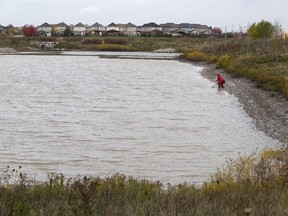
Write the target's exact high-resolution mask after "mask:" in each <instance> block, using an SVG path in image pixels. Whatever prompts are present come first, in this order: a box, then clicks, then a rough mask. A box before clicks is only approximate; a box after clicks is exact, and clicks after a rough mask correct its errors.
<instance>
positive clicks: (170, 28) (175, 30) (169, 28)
mask: <svg viewBox="0 0 288 216" xmlns="http://www.w3.org/2000/svg"><path fill="white" fill-rule="evenodd" d="M160 26H161V28H162V31H163V32H164V34H167V35H172V36H173V35H174V34H177V36H179V30H180V28H179V25H177V24H175V23H165V24H160ZM175 36H176V35H175Z"/></svg>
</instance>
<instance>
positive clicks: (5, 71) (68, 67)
mask: <svg viewBox="0 0 288 216" xmlns="http://www.w3.org/2000/svg"><path fill="white" fill-rule="evenodd" d="M145 55H147V54H145ZM200 70H201V68H199V67H195V66H193V65H191V64H188V63H184V62H179V61H176V60H146V59H110V58H109V59H105V58H99V57H97V56H0V81H1V82H0V101H1V104H0V133H1V137H0V155H1V166H2V167H4V166H6V165H10V166H11V167H16V166H18V165H22V166H23V170H24V171H26V172H27V173H28V174H30V176H36V178H40V179H41V178H45V177H46V175H47V173H49V172H57V173H60V172H61V173H64V174H65V175H66V176H69V177H75V176H76V175H77V174H81V175H99V176H101V177H104V176H106V175H111V174H114V173H117V172H120V173H123V174H126V175H133V176H136V177H141V178H147V179H149V180H161V181H163V182H164V183H167V182H170V183H172V184H175V183H179V182H183V181H187V182H189V183H193V182H198V183H199V182H201V181H203V180H205V179H207V178H208V177H209V174H211V173H212V172H213V171H215V169H216V167H222V165H223V164H224V163H225V161H226V159H227V158H231V157H236V156H237V155H238V153H240V154H245V153H251V152H252V151H254V150H255V149H256V148H260V149H261V148H263V147H265V146H267V145H274V144H275V143H276V141H275V140H273V139H271V138H269V137H267V136H266V135H264V134H263V133H262V132H259V131H258V130H256V129H255V127H254V126H253V124H252V120H251V119H250V118H248V117H247V115H246V114H245V113H244V111H243V110H242V108H241V106H240V104H239V103H238V101H237V98H235V97H233V96H232V95H230V94H228V93H227V92H226V91H225V90H221V91H219V90H218V89H217V88H211V85H212V83H211V82H210V81H208V80H207V79H204V78H203V77H202V76H201V75H200V73H199V72H200Z"/></svg>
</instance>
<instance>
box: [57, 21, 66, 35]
mask: <svg viewBox="0 0 288 216" xmlns="http://www.w3.org/2000/svg"><path fill="white" fill-rule="evenodd" d="M67 27H68V25H67V24H66V23H64V22H61V23H58V24H57V25H55V30H56V34H57V35H59V36H63V35H64V31H65V29H66V28H67Z"/></svg>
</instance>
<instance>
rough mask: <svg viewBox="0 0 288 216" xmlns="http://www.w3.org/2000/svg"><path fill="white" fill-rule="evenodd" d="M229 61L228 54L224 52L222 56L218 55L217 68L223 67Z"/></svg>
mask: <svg viewBox="0 0 288 216" xmlns="http://www.w3.org/2000/svg"><path fill="white" fill-rule="evenodd" d="M229 62H230V56H229V55H228V54H225V55H223V56H220V57H219V59H218V61H217V63H216V66H217V68H225V67H226V66H227V65H228V64H229Z"/></svg>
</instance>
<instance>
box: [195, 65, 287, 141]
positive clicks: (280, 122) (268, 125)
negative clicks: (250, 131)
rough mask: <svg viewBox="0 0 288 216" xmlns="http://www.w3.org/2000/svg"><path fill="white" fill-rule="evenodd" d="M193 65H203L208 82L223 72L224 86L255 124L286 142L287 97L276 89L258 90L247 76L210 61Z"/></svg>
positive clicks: (275, 137)
mask: <svg viewBox="0 0 288 216" xmlns="http://www.w3.org/2000/svg"><path fill="white" fill-rule="evenodd" d="M193 64H194V63H193ZM194 65H196V66H200V67H203V70H202V72H201V74H202V75H203V76H204V77H205V78H207V79H209V80H211V81H215V80H216V77H217V73H220V74H222V75H223V77H224V79H225V81H226V82H225V85H224V89H225V90H226V91H227V92H229V93H231V94H233V95H234V96H235V97H236V98H238V100H239V102H240V103H241V104H242V107H243V109H244V110H245V112H246V113H247V114H248V116H250V117H251V118H252V119H253V121H254V124H255V125H256V127H257V128H258V129H259V130H260V131H263V132H264V133H266V134H267V135H268V136H270V137H272V138H274V139H277V140H279V141H280V142H282V143H284V144H285V145H287V144H288V99H286V98H285V97H283V96H282V95H281V94H279V93H277V92H268V91H265V90H263V89H260V88H258V87H257V86H256V83H254V82H252V81H250V80H248V79H246V78H241V77H236V76H234V75H231V74H228V73H225V72H224V71H223V70H220V69H216V68H215V65H213V64H205V63H201V64H198V63H197V64H194Z"/></svg>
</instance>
